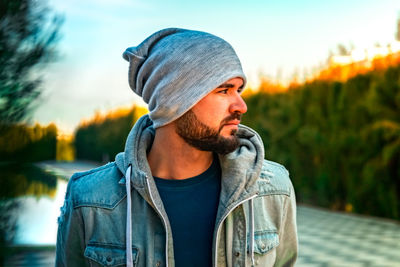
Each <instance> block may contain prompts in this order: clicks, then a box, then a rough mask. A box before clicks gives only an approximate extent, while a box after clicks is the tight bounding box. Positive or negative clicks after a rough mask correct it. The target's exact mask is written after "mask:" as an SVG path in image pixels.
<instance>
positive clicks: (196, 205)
mask: <svg viewBox="0 0 400 267" xmlns="http://www.w3.org/2000/svg"><path fill="white" fill-rule="evenodd" d="M154 180H155V182H156V185H157V188H158V191H159V193H160V196H161V199H162V201H163V204H164V208H165V210H166V212H167V215H168V219H169V222H170V224H171V228H172V237H173V241H174V254H175V255H174V256H175V266H177V267H187V266H199V267H200V266H201V267H206V266H212V241H213V234H214V226H215V218H216V215H217V209H218V202H219V194H220V191H221V168H220V166H219V161H218V158H217V157H216V156H215V157H214V161H213V163H212V164H211V166H210V167H209V168H208V169H207V170H206V171H205V172H203V173H202V174H200V175H198V176H195V177H192V178H188V179H184V180H167V179H161V178H157V177H154Z"/></svg>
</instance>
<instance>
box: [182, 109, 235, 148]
mask: <svg viewBox="0 0 400 267" xmlns="http://www.w3.org/2000/svg"><path fill="white" fill-rule="evenodd" d="M241 116H242V115H241V113H238V112H235V113H233V114H231V115H230V116H228V117H226V118H224V119H223V120H222V122H221V124H220V127H219V129H218V130H216V129H213V128H211V127H209V126H207V125H205V124H204V123H202V122H201V121H199V120H198V119H197V117H196V114H194V112H193V111H192V110H189V111H187V112H186V113H185V114H183V115H182V116H181V117H180V118H178V119H177V120H176V133H177V134H178V135H179V136H180V137H181V138H182V139H183V140H184V141H185V142H186V143H188V144H189V145H191V146H192V147H195V148H197V149H199V150H202V151H211V152H215V153H217V154H222V155H226V154H228V153H231V152H233V151H235V150H236V149H237V148H238V147H239V138H238V137H237V136H236V133H237V130H232V131H231V133H230V134H231V136H230V137H223V136H221V135H220V132H221V130H222V129H223V127H224V125H225V124H226V123H227V122H229V121H232V120H234V119H237V120H240V119H241Z"/></svg>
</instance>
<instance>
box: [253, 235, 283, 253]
mask: <svg viewBox="0 0 400 267" xmlns="http://www.w3.org/2000/svg"><path fill="white" fill-rule="evenodd" d="M278 245H279V235H278V233H277V232H276V231H268V230H266V231H257V232H255V233H254V252H255V253H257V254H261V255H263V254H265V253H267V252H268V251H270V250H271V249H273V248H275V247H277V246H278Z"/></svg>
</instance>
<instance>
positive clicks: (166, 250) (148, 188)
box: [146, 175, 168, 267]
mask: <svg viewBox="0 0 400 267" xmlns="http://www.w3.org/2000/svg"><path fill="white" fill-rule="evenodd" d="M146 185H147V190H149V195H150V200H151V201H152V202H153V204H154V207H155V210H156V212H157V213H158V215H159V216H160V217H161V219H162V221H163V223H164V228H165V234H166V236H165V266H166V267H168V227H167V221H166V220H165V218H164V216H163V215H162V213H161V212H160V211H159V210H158V208H157V205H155V203H154V198H153V195H152V194H151V190H150V184H149V177H148V176H147V175H146Z"/></svg>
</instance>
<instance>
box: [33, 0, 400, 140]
mask: <svg viewBox="0 0 400 267" xmlns="http://www.w3.org/2000/svg"><path fill="white" fill-rule="evenodd" d="M48 5H49V7H51V8H52V10H53V11H54V12H57V13H58V14H61V15H63V16H64V18H65V20H64V24H63V25H62V27H61V30H60V33H61V39H60V41H59V43H58V53H59V56H58V59H57V61H56V62H55V63H51V64H50V65H48V66H47V67H46V69H45V72H44V74H43V81H44V83H43V88H44V91H43V94H42V97H41V98H40V100H39V101H40V102H39V103H38V104H37V108H36V110H35V112H34V113H33V115H32V120H33V121H34V122H39V123H41V124H48V123H51V122H55V123H56V124H57V126H58V127H59V129H60V130H61V131H62V132H65V133H72V132H73V130H74V129H75V128H76V127H77V125H78V124H79V122H80V121H81V120H82V119H84V118H85V119H88V118H90V117H92V116H93V115H94V114H95V112H96V111H97V112H98V111H100V112H104V111H107V110H111V109H115V108H117V107H121V106H122V107H128V106H132V105H133V104H138V105H145V103H144V102H143V101H142V100H141V99H140V97H138V96H136V95H135V94H134V93H133V92H132V91H131V90H130V88H129V85H128V62H126V61H125V60H124V59H123V58H122V53H123V51H124V50H125V49H126V48H127V47H130V46H136V45H138V44H139V43H140V42H141V41H143V40H144V39H145V38H146V37H147V36H149V35H151V34H152V33H154V32H156V31H158V30H160V29H163V28H168V27H178V28H185V29H192V30H200V31H206V32H210V33H212V34H215V35H217V36H219V37H222V38H223V39H225V40H226V41H228V42H229V43H230V44H231V45H232V46H233V48H234V49H235V51H236V53H237V54H238V56H239V58H240V60H241V62H242V65H243V69H244V72H245V74H246V75H247V77H248V80H249V83H248V85H249V86H251V87H256V86H257V84H258V82H259V78H260V75H262V76H266V77H268V78H269V79H272V80H273V81H277V80H280V81H283V82H284V81H288V80H290V79H291V78H292V77H293V75H294V74H295V73H297V74H298V75H300V76H302V75H304V73H311V72H312V71H313V70H315V69H316V68H318V67H320V66H322V65H323V64H325V62H326V60H327V58H328V55H329V52H330V51H332V52H335V51H337V45H338V44H343V45H345V46H346V47H350V46H354V47H355V48H367V47H371V46H373V45H375V44H377V43H379V44H381V45H386V44H388V43H390V42H393V41H394V40H395V33H396V30H397V19H398V18H399V16H400V1H399V0H379V1H377V0H322V1H321V0H263V1H262V0H248V1H238V0H230V1H227V0H220V1H215V0H203V1H183V0H168V1H165V0H84V1H82V0H68V1H65V0H48Z"/></svg>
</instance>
